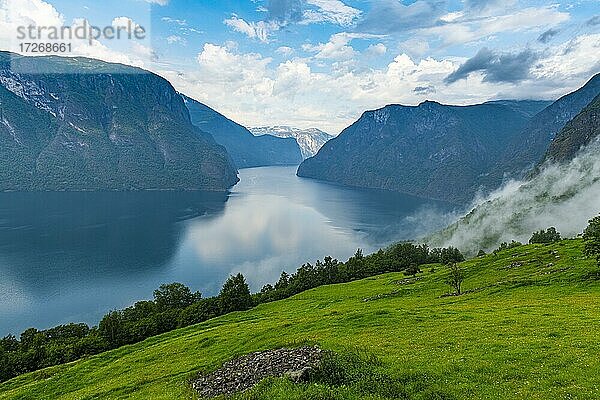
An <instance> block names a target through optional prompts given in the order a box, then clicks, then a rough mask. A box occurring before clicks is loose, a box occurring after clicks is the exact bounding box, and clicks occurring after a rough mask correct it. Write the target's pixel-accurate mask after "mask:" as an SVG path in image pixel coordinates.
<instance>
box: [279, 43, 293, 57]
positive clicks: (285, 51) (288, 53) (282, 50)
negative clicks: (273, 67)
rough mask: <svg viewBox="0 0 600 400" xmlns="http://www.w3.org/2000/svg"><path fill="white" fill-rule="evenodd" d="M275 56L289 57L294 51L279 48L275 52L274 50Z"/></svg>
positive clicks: (287, 48) (288, 48)
mask: <svg viewBox="0 0 600 400" xmlns="http://www.w3.org/2000/svg"><path fill="white" fill-rule="evenodd" d="M275 52H276V53H277V54H281V55H282V56H287V57H289V56H291V55H293V54H294V53H295V51H294V49H292V48H291V47H288V46H281V47H279V48H278V49H277V50H275Z"/></svg>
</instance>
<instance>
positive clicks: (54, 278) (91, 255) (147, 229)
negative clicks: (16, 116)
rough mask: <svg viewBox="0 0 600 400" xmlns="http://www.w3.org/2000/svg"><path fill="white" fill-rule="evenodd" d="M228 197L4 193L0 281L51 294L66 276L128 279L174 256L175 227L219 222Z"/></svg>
mask: <svg viewBox="0 0 600 400" xmlns="http://www.w3.org/2000/svg"><path fill="white" fill-rule="evenodd" d="M226 200H227V195H226V194H221V193H204V192H185V193H182V192H141V193H3V194H1V195H0V273H1V274H2V275H3V276H7V277H8V278H11V277H12V278H13V279H15V280H17V281H19V282H20V283H21V284H22V285H24V286H25V287H32V286H34V287H35V288H36V291H37V292H38V294H39V291H40V288H43V290H52V287H53V286H59V285H61V282H62V281H63V280H64V278H65V277H67V276H68V278H69V280H72V279H73V278H74V276H79V277H81V278H82V279H85V280H89V279H95V280H104V279H106V280H110V279H112V278H115V277H117V276H118V277H121V278H123V277H125V278H134V277H135V276H136V275H137V274H146V273H149V272H152V271H156V270H160V268H161V267H163V266H165V265H166V264H167V263H168V261H169V260H170V259H171V258H172V257H173V255H174V253H175V252H176V250H177V248H178V245H179V240H180V235H181V233H182V226H181V224H179V222H181V221H183V220H186V219H190V218H194V217H198V216H202V215H206V216H207V217H208V216H215V215H220V214H221V213H222V212H223V210H224V205H225V202H226Z"/></svg>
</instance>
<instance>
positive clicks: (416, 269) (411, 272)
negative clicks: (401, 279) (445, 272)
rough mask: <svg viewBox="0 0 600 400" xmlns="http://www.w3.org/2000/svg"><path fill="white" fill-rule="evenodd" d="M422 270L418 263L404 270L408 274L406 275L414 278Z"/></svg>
mask: <svg viewBox="0 0 600 400" xmlns="http://www.w3.org/2000/svg"><path fill="white" fill-rule="evenodd" d="M421 272H422V271H421V269H420V268H419V266H418V265H416V264H412V265H411V266H410V267H408V268H407V269H406V271H404V275H406V276H412V277H413V278H414V277H415V276H416V275H417V274H419V273H421Z"/></svg>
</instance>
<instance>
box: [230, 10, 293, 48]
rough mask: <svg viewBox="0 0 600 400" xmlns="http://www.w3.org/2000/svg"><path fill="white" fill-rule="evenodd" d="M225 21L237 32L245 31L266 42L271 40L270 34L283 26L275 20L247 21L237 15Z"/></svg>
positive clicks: (252, 37) (250, 35)
mask: <svg viewBox="0 0 600 400" xmlns="http://www.w3.org/2000/svg"><path fill="white" fill-rule="evenodd" d="M223 23H224V24H225V25H227V26H229V27H231V28H233V30H235V31H236V32H240V33H243V34H244V35H246V36H248V37H249V38H251V39H258V40H260V41H261V42H264V43H267V42H269V37H270V35H271V34H272V33H273V32H275V31H277V30H279V28H280V27H281V26H280V25H279V23H277V22H275V21H259V22H246V21H245V20H243V19H242V18H238V17H237V16H236V15H233V16H232V17H231V18H228V19H226V20H225V21H223Z"/></svg>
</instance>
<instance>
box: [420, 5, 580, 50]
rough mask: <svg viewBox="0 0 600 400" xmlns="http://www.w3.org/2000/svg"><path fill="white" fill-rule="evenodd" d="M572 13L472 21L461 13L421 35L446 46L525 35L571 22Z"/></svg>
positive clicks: (540, 11)
mask: <svg viewBox="0 0 600 400" xmlns="http://www.w3.org/2000/svg"><path fill="white" fill-rule="evenodd" d="M569 18H570V15H569V14H568V13H565V12H562V11H559V10H558V9H557V8H556V7H554V6H547V7H538V8H536V7H530V8H525V9H522V10H519V11H516V12H512V13H510V14H502V15H492V16H487V17H484V18H471V17H470V16H469V15H460V14H457V13H454V14H448V15H446V16H444V17H442V20H443V21H445V22H446V23H445V24H441V25H437V26H434V27H429V28H424V29H420V30H418V34H421V35H425V36H434V37H437V38H440V39H441V40H443V41H444V42H445V43H446V44H464V43H469V42H474V41H477V40H480V39H483V38H486V37H490V36H492V35H495V34H498V33H505V32H523V31H528V30H532V29H540V28H547V27H549V26H556V25H558V24H560V23H562V22H565V21H567V20H569Z"/></svg>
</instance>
